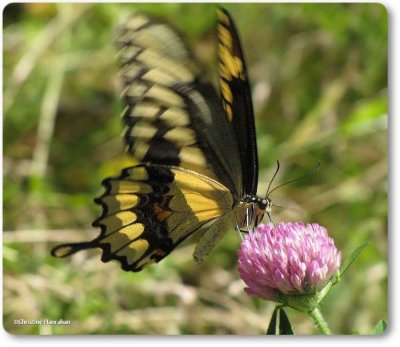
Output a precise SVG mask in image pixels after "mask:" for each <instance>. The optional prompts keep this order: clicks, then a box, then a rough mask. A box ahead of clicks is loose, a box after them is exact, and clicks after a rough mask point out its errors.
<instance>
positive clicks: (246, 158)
mask: <svg viewBox="0 0 400 347" xmlns="http://www.w3.org/2000/svg"><path fill="white" fill-rule="evenodd" d="M221 13H222V14H224V15H225V16H228V15H227V13H226V12H225V11H222V12H221V11H220V15H219V24H218V36H219V51H220V57H221V64H220V75H221V93H220V94H221V95H218V93H217V92H216V90H215V89H214V87H213V86H212V85H211V83H209V82H208V81H207V80H206V79H205V77H204V73H203V71H202V70H201V69H200V67H199V64H198V63H197V62H196V60H195V59H194V58H193V56H192V55H191V53H190V51H189V50H188V48H187V47H186V45H185V44H184V42H183V40H182V39H181V37H180V36H179V35H178V34H177V33H176V31H175V30H173V29H171V27H170V26H168V25H166V24H164V23H161V22H159V21H156V20H154V19H150V18H148V17H147V16H144V15H141V14H138V15H135V16H133V17H131V18H130V19H129V20H128V21H127V22H126V23H125V24H124V25H122V26H121V27H120V28H119V29H118V30H117V40H116V45H117V47H118V49H119V58H120V62H121V72H120V75H121V79H122V81H123V85H124V90H123V98H124V101H125V106H126V107H125V110H124V112H123V116H122V119H123V124H124V127H125V130H124V143H125V145H126V149H127V151H128V153H130V154H131V155H132V156H134V157H135V158H136V159H137V160H138V161H139V162H141V163H142V164H140V165H138V166H135V167H131V168H127V169H125V170H123V171H122V173H121V174H120V175H119V176H118V177H115V178H108V179H106V180H104V182H103V185H104V187H105V193H104V194H103V195H102V196H101V197H100V198H98V199H96V202H97V203H98V204H100V205H101V206H102V208H103V212H102V215H101V216H100V217H99V218H98V219H97V220H96V221H95V222H94V223H93V225H94V226H95V227H99V228H100V230H101V232H100V235H99V236H98V237H97V238H95V239H94V240H92V241H89V242H82V243H71V244H64V245H60V246H57V247H56V248H55V249H54V250H53V255H55V256H58V257H63V256H67V255H70V254H73V253H75V252H77V251H79V250H82V249H89V248H95V247H99V248H101V249H102V250H103V255H102V260H103V261H105V262H106V261H109V260H118V261H119V262H120V263H121V266H122V268H123V269H124V270H127V271H140V270H141V269H142V268H143V267H144V266H146V265H148V264H150V263H152V262H158V261H160V260H161V259H163V258H164V257H165V256H166V255H168V254H169V253H170V252H171V251H172V250H173V249H174V248H175V247H176V246H177V245H178V244H179V243H181V242H182V241H183V240H186V239H188V238H191V237H193V238H195V239H197V245H196V248H195V251H194V258H195V260H196V261H198V262H200V261H202V260H203V259H204V257H205V256H206V255H207V254H208V253H209V252H210V251H211V249H212V248H213V246H214V245H215V244H216V243H217V241H218V240H219V239H221V238H222V237H223V235H224V234H225V233H226V231H227V230H229V229H233V227H234V224H235V218H234V213H233V211H234V209H235V207H236V206H237V205H238V204H239V201H240V198H241V197H242V196H244V195H245V194H249V193H252V192H254V190H255V189H256V187H257V174H256V173H255V172H256V171H257V169H258V168H257V152H256V145H255V134H254V120H253V119H252V118H251V117H252V110H251V100H250V95H249V90H248V82H247V76H246V73H245V68H244V62H243V55H242V53H241V50H240V44H239V41H238V37H237V34H236V31H235V29H234V27H233V24H232V22H231V20H230V21H229V22H227V18H228V19H229V16H228V17H224V16H223V15H221ZM222 26H223V28H224V29H221V28H222ZM229 42H231V43H229ZM230 61H235V62H236V64H237V66H241V67H242V68H241V69H239V70H238V71H239V72H240V73H239V74H236V73H234V71H233V70H232V69H230V63H229V62H230ZM235 71H236V70H235ZM228 89H229V90H230V91H231V93H232V97H230V96H228V94H227V90H228ZM236 93H244V94H245V95H244V96H238V95H236ZM228 101H229V102H230V104H229V105H228ZM242 102H247V103H250V104H246V105H242ZM228 106H229V107H230V108H228ZM250 118H251V119H250ZM249 121H250V125H249V124H247V122H249ZM242 127H244V128H243V129H242ZM242 146H244V149H243V148H242Z"/></svg>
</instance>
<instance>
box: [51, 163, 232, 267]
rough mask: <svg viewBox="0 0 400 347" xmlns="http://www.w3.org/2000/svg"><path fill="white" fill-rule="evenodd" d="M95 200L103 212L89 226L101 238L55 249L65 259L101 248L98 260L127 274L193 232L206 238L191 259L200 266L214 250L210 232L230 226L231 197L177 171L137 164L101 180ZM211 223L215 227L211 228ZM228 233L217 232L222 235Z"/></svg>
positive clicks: (155, 259) (221, 188)
mask: <svg viewBox="0 0 400 347" xmlns="http://www.w3.org/2000/svg"><path fill="white" fill-rule="evenodd" d="M103 185H104V187H105V193H104V194H103V195H102V196H101V197H100V198H98V199H97V202H98V203H99V204H101V205H102V206H103V213H102V215H101V217H100V218H98V219H97V220H96V221H95V222H94V223H93V225H94V226H96V227H100V230H101V231H100V235H99V236H98V237H97V238H95V239H94V240H93V241H90V242H82V243H72V244H65V245H60V246H58V247H56V248H55V249H54V250H53V255H55V256H58V257H63V256H67V255H71V254H73V253H75V252H77V251H79V250H82V249H89V248H97V247H98V248H101V249H102V250H103V255H102V261H104V262H107V261H110V260H118V261H119V262H120V263H121V266H122V269H124V270H125V271H140V270H142V269H143V267H145V266H147V265H149V264H151V263H154V262H158V261H160V260H161V259H163V258H164V257H165V256H167V255H168V254H169V253H170V252H171V251H172V250H173V249H174V248H175V247H176V246H177V245H178V244H180V243H181V242H182V241H184V240H185V239H187V238H188V237H190V236H191V235H192V234H193V233H195V232H196V237H200V240H201V236H202V234H203V233H205V234H204V235H207V237H206V239H205V240H203V241H202V243H203V244H204V245H205V247H206V248H207V251H205V250H200V251H198V252H197V253H196V254H197V256H196V257H195V259H196V260H197V261H202V259H203V258H204V257H205V256H206V255H207V254H208V252H209V250H208V248H210V249H211V248H212V246H213V245H214V244H215V243H214V244H212V240H209V239H210V232H208V233H207V230H209V229H210V228H211V227H213V229H212V230H214V229H215V228H216V226H218V225H220V226H221V223H220V218H221V217H225V220H226V219H229V221H230V224H232V221H231V210H232V205H233V198H232V195H231V194H230V192H229V191H228V190H227V189H226V187H224V186H223V185H221V184H220V183H218V182H216V181H214V180H212V179H210V178H208V177H206V176H204V175H201V174H197V173H195V172H193V171H190V170H185V169H182V168H179V167H174V166H166V165H156V164H141V165H138V166H134V167H130V168H127V169H124V170H123V171H122V172H121V174H120V175H119V176H118V177H115V178H108V179H106V180H104V182H103ZM214 224H215V225H216V226H214ZM226 230H227V228H226V227H225V228H223V230H222V229H221V230H220V231H221V235H223V234H224V232H226Z"/></svg>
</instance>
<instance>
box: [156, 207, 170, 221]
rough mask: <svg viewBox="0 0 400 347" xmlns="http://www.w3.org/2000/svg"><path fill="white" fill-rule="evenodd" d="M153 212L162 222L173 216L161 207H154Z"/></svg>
mask: <svg viewBox="0 0 400 347" xmlns="http://www.w3.org/2000/svg"><path fill="white" fill-rule="evenodd" d="M153 212H154V215H155V216H156V217H157V219H158V220H160V221H163V220H165V219H167V218H168V217H169V216H170V215H171V214H172V212H170V211H165V210H163V209H162V208H161V207H160V206H159V205H153Z"/></svg>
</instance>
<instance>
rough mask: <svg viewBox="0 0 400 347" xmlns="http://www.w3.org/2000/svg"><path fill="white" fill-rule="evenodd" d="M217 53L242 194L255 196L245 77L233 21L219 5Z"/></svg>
mask: <svg viewBox="0 0 400 347" xmlns="http://www.w3.org/2000/svg"><path fill="white" fill-rule="evenodd" d="M218 55H219V77H220V79H219V84H220V90H221V98H222V103H223V108H224V110H225V112H226V116H227V118H228V120H229V122H230V123H231V124H232V127H233V130H234V132H235V135H236V139H237V141H238V143H239V154H240V161H241V165H242V182H243V187H244V193H245V194H248V195H255V194H256V193H257V184H258V156H257V142H256V131H255V124H254V113H253V103H252V101H251V90H250V86H249V78H248V76H247V69H246V63H245V59H244V56H243V52H242V48H241V45H240V40H239V35H238V33H237V31H236V28H235V24H234V22H233V20H232V18H231V16H230V14H229V13H228V11H226V10H225V9H223V8H219V9H218Z"/></svg>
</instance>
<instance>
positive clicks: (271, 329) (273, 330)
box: [266, 306, 281, 335]
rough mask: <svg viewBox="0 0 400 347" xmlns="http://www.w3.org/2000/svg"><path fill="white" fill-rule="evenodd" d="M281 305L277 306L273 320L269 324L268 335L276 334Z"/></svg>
mask: <svg viewBox="0 0 400 347" xmlns="http://www.w3.org/2000/svg"><path fill="white" fill-rule="evenodd" d="M280 307H281V306H276V307H275V310H274V312H273V313H272V317H271V320H270V322H269V325H268V329H267V333H266V335H276V321H277V319H278V312H279V309H280Z"/></svg>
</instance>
